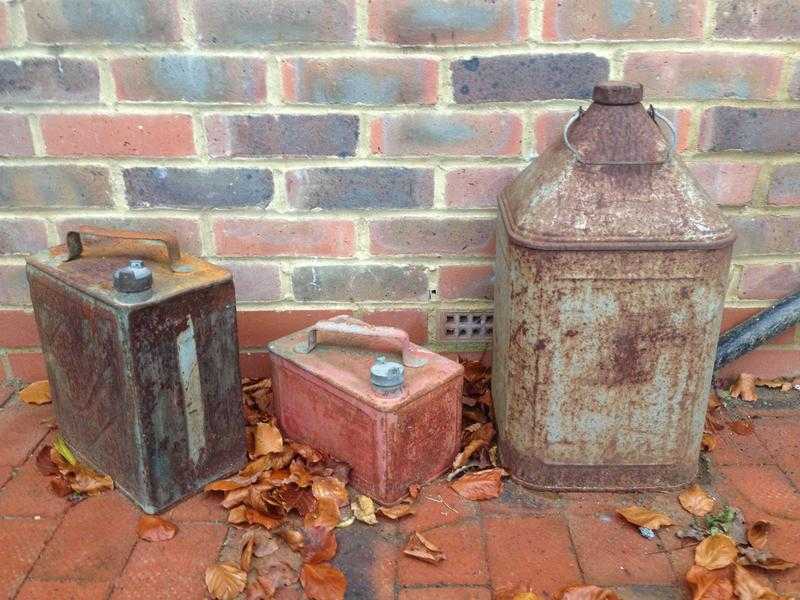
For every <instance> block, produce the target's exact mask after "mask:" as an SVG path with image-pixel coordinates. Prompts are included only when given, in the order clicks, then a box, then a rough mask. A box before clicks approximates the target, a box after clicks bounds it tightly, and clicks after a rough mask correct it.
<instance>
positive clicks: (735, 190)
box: [687, 161, 761, 206]
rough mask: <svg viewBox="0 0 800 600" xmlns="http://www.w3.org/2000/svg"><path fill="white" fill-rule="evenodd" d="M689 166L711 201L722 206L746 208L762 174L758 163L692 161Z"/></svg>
mask: <svg viewBox="0 0 800 600" xmlns="http://www.w3.org/2000/svg"><path fill="white" fill-rule="evenodd" d="M687 166H688V167H689V170H690V171H691V172H692V175H694V176H695V179H697V181H698V182H699V183H700V185H701V186H703V189H704V190H705V191H706V192H707V193H708V195H709V196H710V197H711V199H712V200H713V201H714V202H716V203H717V204H719V205H721V206H744V205H745V204H747V203H748V202H750V200H751V199H752V197H753V190H754V189H755V186H756V179H757V178H758V174H759V173H760V172H761V166H760V165H758V164H756V163H737V162H715V161H692V162H690V163H687Z"/></svg>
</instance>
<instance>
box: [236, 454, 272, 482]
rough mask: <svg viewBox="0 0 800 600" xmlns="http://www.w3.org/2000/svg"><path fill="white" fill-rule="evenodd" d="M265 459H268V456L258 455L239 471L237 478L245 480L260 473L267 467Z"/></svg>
mask: <svg viewBox="0 0 800 600" xmlns="http://www.w3.org/2000/svg"><path fill="white" fill-rule="evenodd" d="M267 461H269V457H268V456H259V457H258V458H256V459H255V460H251V461H250V462H249V463H247V464H246V465H245V466H244V469H242V470H241V471H239V477H238V478H240V479H241V480H245V479H250V478H252V477H254V476H256V475H260V474H261V473H262V472H263V471H264V469H266V468H267Z"/></svg>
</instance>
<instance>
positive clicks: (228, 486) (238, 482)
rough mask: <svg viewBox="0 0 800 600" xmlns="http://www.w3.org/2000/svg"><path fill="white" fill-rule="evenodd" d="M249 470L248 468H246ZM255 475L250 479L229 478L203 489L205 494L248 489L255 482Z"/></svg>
mask: <svg viewBox="0 0 800 600" xmlns="http://www.w3.org/2000/svg"><path fill="white" fill-rule="evenodd" d="M245 468H247V467H245ZM255 479H256V477H255V475H253V476H250V477H240V476H238V475H237V476H236V477H229V478H228V479H220V480H219V481H213V482H211V483H208V484H206V486H205V487H204V488H203V491H204V492H230V491H231V490H238V489H241V488H246V487H247V486H249V485H250V484H251V483H253V482H254V481H255Z"/></svg>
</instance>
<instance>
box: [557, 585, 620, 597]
mask: <svg viewBox="0 0 800 600" xmlns="http://www.w3.org/2000/svg"><path fill="white" fill-rule="evenodd" d="M556 600H621V598H620V597H619V596H617V594H616V593H615V592H613V591H612V590H607V589H604V588H600V587H597V586H596V585H571V586H569V587H567V588H564V589H563V590H561V591H560V592H558V594H556Z"/></svg>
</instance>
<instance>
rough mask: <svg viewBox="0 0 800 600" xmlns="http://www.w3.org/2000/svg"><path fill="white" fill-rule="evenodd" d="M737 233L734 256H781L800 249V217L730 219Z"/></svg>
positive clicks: (738, 217)
mask: <svg viewBox="0 0 800 600" xmlns="http://www.w3.org/2000/svg"><path fill="white" fill-rule="evenodd" d="M729 221H730V223H731V225H733V227H734V229H735V230H736V233H737V236H738V237H737V238H736V242H735V243H734V246H733V248H734V254H736V255H738V256H744V255H749V254H779V253H790V252H795V251H796V250H797V248H800V217H790V216H786V217H779V216H751V217H745V216H741V217H740V216H736V217H732V218H730V219H729Z"/></svg>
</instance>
